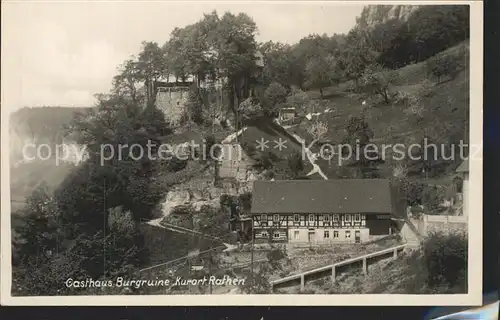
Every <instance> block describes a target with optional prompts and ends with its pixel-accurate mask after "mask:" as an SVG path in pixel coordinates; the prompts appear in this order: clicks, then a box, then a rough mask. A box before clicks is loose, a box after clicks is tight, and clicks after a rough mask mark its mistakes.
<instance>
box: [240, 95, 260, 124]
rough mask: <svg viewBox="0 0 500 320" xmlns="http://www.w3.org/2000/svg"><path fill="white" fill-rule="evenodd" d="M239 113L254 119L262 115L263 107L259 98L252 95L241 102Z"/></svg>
mask: <svg viewBox="0 0 500 320" xmlns="http://www.w3.org/2000/svg"><path fill="white" fill-rule="evenodd" d="M238 114H239V115H241V116H242V117H243V118H246V119H252V118H255V117H258V116H261V115H262V114H263V108H262V105H261V104H260V102H259V101H258V100H257V99H255V98H252V97H250V98H247V99H245V100H243V101H242V102H241V103H240V105H239V107H238Z"/></svg>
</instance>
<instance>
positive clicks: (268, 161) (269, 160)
mask: <svg viewBox="0 0 500 320" xmlns="http://www.w3.org/2000/svg"><path fill="white" fill-rule="evenodd" d="M277 160H278V159H277V156H276V155H275V154H274V153H272V152H259V153H258V154H257V156H256V157H255V161H256V163H255V167H256V168H258V169H260V170H268V169H272V168H274V162H275V161H277Z"/></svg>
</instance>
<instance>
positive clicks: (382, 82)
mask: <svg viewBox="0 0 500 320" xmlns="http://www.w3.org/2000/svg"><path fill="white" fill-rule="evenodd" d="M397 75H398V74H397V72H396V71H391V70H384V69H383V68H382V67H381V66H380V65H370V66H368V67H367V68H366V69H365V70H364V72H363V75H362V76H361V79H360V87H361V90H362V91H363V92H365V93H366V94H368V95H369V96H370V97H371V96H380V97H382V98H383V100H384V102H385V103H389V102H390V98H391V94H390V89H391V86H392V85H393V84H394V82H395V81H396V80H397Z"/></svg>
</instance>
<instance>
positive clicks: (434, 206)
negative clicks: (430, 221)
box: [422, 186, 444, 213]
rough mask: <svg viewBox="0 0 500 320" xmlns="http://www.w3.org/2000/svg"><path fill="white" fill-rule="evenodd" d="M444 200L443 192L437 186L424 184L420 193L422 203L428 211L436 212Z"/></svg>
mask: <svg viewBox="0 0 500 320" xmlns="http://www.w3.org/2000/svg"><path fill="white" fill-rule="evenodd" d="M443 200H444V192H443V190H442V189H441V188H438V187H437V186H426V187H425V188H424V192H423V195H422V204H423V205H424V206H425V208H426V209H427V210H428V211H429V212H430V213H433V212H436V211H438V210H439V209H440V205H441V203H443Z"/></svg>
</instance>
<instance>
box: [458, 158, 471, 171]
mask: <svg viewBox="0 0 500 320" xmlns="http://www.w3.org/2000/svg"><path fill="white" fill-rule="evenodd" d="M456 172H469V159H465V160H464V161H463V162H462V163H461V164H460V165H459V166H458V168H457V170H456Z"/></svg>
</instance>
